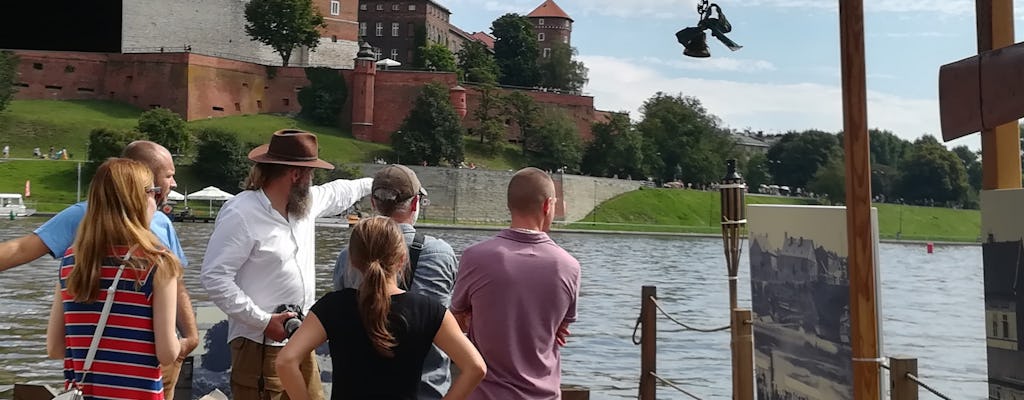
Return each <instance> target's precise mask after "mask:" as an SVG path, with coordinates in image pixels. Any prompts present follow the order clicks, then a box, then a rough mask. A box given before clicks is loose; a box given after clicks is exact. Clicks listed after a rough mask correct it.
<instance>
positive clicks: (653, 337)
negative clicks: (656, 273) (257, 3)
mask: <svg viewBox="0 0 1024 400" xmlns="http://www.w3.org/2000/svg"><path fill="white" fill-rule="evenodd" d="M656 298H658V289H657V287H655V286H644V287H642V288H641V289H640V325H641V327H640V398H639V400H654V396H655V392H656V390H657V384H658V383H657V381H655V379H654V376H653V375H651V373H652V372H656V369H655V368H656V364H657V340H658V338H657V335H658V325H657V322H658V318H657V316H656V314H655V313H654V312H655V310H654V302H653V301H652V299H656Z"/></svg>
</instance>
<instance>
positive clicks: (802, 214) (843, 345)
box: [747, 205, 878, 400]
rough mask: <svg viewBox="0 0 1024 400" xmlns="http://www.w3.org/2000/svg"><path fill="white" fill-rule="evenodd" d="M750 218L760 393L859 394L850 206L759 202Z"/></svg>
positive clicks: (767, 396)
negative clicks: (854, 365)
mask: <svg viewBox="0 0 1024 400" xmlns="http://www.w3.org/2000/svg"><path fill="white" fill-rule="evenodd" d="M747 220H748V227H749V235H750V236H749V244H750V253H749V254H750V285H751V291H752V299H751V303H752V306H753V311H754V362H755V378H756V381H757V383H756V385H757V394H758V398H759V399H762V400H776V399H780V400H781V399H786V400H789V399H794V400H796V399H852V398H853V386H852V383H853V371H852V365H851V358H852V355H851V347H850V284H849V279H848V264H847V242H846V238H847V235H846V209H845V208H844V207H823V206H768V205H764V206H761V205H751V206H749V207H748V209H747ZM876 221H877V216H876V212H875V211H874V210H872V230H873V232H874V233H873V237H874V238H875V242H876V243H877V237H878V235H877V228H874V227H877V222H876ZM876 248H877V245H876ZM876 265H877V264H876ZM876 290H877V289H876Z"/></svg>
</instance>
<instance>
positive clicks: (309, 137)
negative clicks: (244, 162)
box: [249, 129, 334, 169]
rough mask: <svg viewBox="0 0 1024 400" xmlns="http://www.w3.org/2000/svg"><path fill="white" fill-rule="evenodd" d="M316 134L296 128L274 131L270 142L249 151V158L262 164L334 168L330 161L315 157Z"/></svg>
mask: <svg viewBox="0 0 1024 400" xmlns="http://www.w3.org/2000/svg"><path fill="white" fill-rule="evenodd" d="M318 151H319V150H318V147H317V142H316V135H314V134H312V133H309V132H306V131H300V130H297V129H282V130H279V131H277V132H274V136H273V137H271V138H270V144H264V145H260V146H259V147H256V148H255V149H252V151H250V152H249V159H250V160H252V161H255V162H257V163H262V164H284V165H294V166H296V167H312V168H322V169H334V165H331V163H329V162H327V161H324V160H321V159H319V158H317V154H318Z"/></svg>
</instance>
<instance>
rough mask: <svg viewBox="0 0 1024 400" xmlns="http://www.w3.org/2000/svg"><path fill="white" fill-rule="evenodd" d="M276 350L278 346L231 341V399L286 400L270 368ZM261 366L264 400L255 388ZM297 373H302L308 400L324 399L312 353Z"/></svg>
mask: <svg viewBox="0 0 1024 400" xmlns="http://www.w3.org/2000/svg"><path fill="white" fill-rule="evenodd" d="M264 348H265V349H264ZM264 350H265V351H266V353H265V354H264ZM280 351H281V347H279V346H264V345H262V344H259V343H256V342H254V341H252V340H249V339H246V338H235V339H234V340H232V341H231V398H234V399H270V400H287V399H288V394H287V393H285V391H284V387H282V386H281V380H280V379H279V378H278V377H277V370H276V368H275V367H274V361H275V360H277V353H279V352H280ZM261 358H262V360H261ZM261 365H262V368H263V371H262V372H263V380H264V391H265V392H266V394H265V396H266V397H262V396H260V392H259V387H258V386H257V382H258V381H259V378H260V366H261ZM299 371H301V372H302V378H303V379H304V380H305V381H306V391H307V392H308V393H309V398H310V399H313V400H324V388H323V385H322V384H321V383H320V368H319V367H318V366H317V364H316V357H315V353H314V352H310V353H309V357H306V359H305V360H303V361H302V362H301V363H299Z"/></svg>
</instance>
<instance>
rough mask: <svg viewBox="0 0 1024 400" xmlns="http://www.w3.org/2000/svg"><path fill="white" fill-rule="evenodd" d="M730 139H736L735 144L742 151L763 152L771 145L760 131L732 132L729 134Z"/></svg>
mask: <svg viewBox="0 0 1024 400" xmlns="http://www.w3.org/2000/svg"><path fill="white" fill-rule="evenodd" d="M731 136H732V139H733V140H735V141H736V146H738V147H739V149H740V150H742V151H743V152H745V153H747V154H750V155H753V154H764V153H767V152H768V148H770V147H772V146H771V144H769V143H768V142H767V141H766V140H765V139H764V135H763V134H761V132H757V133H754V132H750V131H745V132H733V133H732V134H731Z"/></svg>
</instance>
